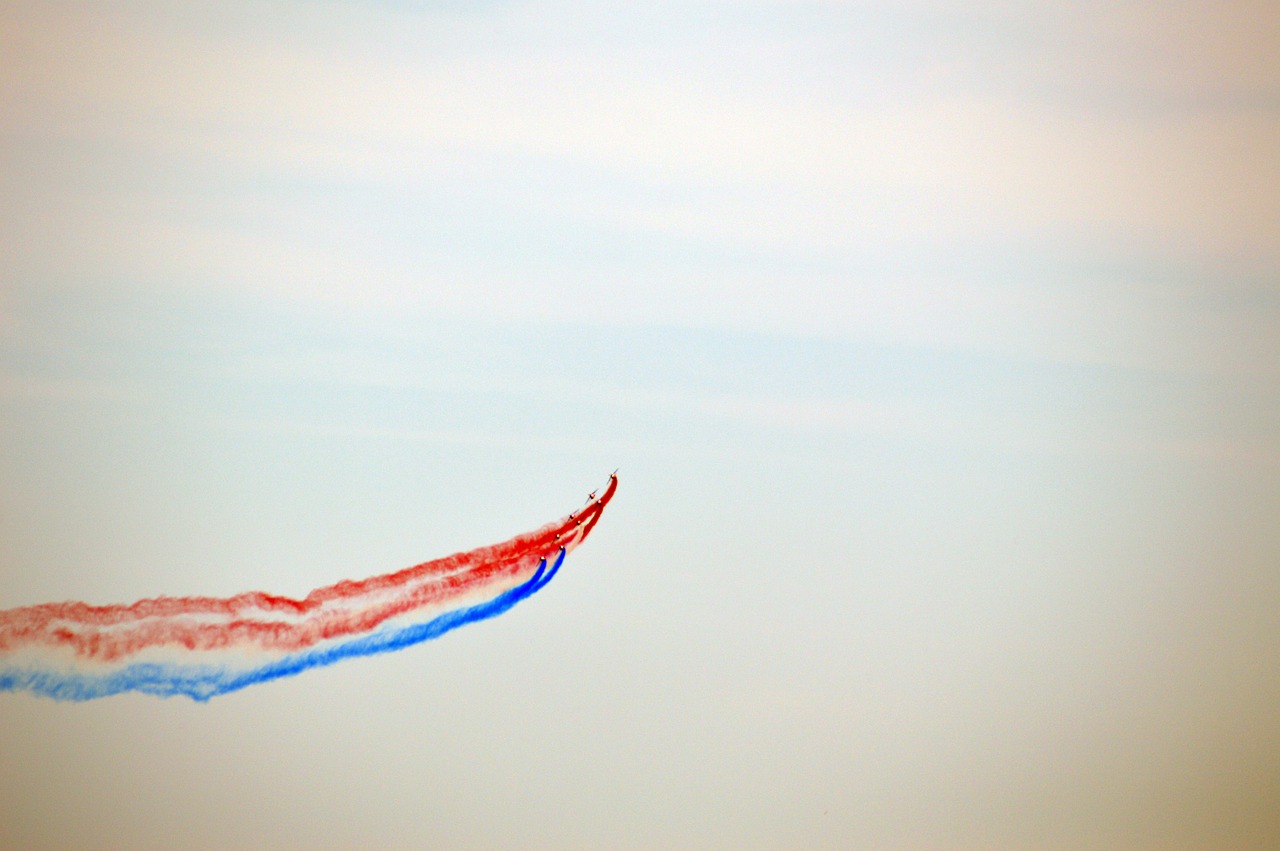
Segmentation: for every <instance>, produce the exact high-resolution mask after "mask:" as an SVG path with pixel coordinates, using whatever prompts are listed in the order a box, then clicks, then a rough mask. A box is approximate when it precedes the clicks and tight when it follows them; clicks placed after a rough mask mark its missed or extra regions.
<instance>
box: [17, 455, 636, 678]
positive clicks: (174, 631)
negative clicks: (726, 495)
mask: <svg viewBox="0 0 1280 851" xmlns="http://www.w3.org/2000/svg"><path fill="white" fill-rule="evenodd" d="M617 487H618V478H617V476H616V475H613V476H610V477H609V484H608V486H607V487H606V488H605V490H604V492H603V493H601V494H600V495H599V496H598V497H597V496H596V494H592V495H591V498H590V499H589V501H588V503H587V505H586V506H585V507H584V508H582V509H581V510H580V511H577V512H574V513H572V514H570V515H569V516H568V517H565V518H563V519H561V520H558V521H555V522H553V523H548V524H547V525H545V526H543V527H541V528H540V529H536V530H534V531H532V532H528V533H526V534H523V535H518V536H516V537H514V538H512V539H511V540H509V541H505V542H503V543H501V544H494V545H492V546H488V547H481V548H479V549H475V550H471V551H469V552H465V553H457V554H454V555H451V556H446V557H444V558H440V559H435V560H434V561H428V562H424V563H422V564H419V565H416V566H414V567H408V568H405V569H404V570H400V571H397V572H395V573H388V574H385V575H382V576H373V577H370V578H368V579H362V580H357V581H352V580H345V581H342V582H339V583H337V584H336V585H330V586H327V587H324V588H317V589H316V590H314V591H312V592H311V593H310V594H308V595H307V596H306V597H303V598H302V599H300V600H297V599H292V598H289V597H280V596H275V595H271V594H265V593H262V592H258V591H254V592H248V593H245V594H238V595H236V596H234V597H227V598H214V597H157V598H154V599H147V600H139V601H138V602H136V603H133V604H131V605H114V606H91V605H89V604H87V603H78V602H71V603H46V604H43V605H38V606H26V607H23V608H19V609H10V610H8V611H2V612H0V691H30V692H34V693H36V694H40V695H44V696H46V697H52V698H54V699H56V700H91V699H93V698H98V697H106V696H108V695H112V694H119V693H121V692H126V691H138V692H145V693H147V694H154V695H159V696H162V697H170V696H173V695H186V696H188V697H191V698H194V699H196V700H208V699H209V698H211V697H214V696H215V695H219V694H226V693H227V692H230V691H236V690H238V689H242V688H245V687H246V686H251V685H254V684H256V683H261V682H265V681H267V680H273V679H276V678H278V677H288V676H292V675H294V674H297V673H301V672H302V671H305V670H307V669H308V668H315V667H319V666H322V665H330V664H332V663H334V662H337V661H338V660H340V659H347V658H351V657H356V656H368V655H371V654H374V653H385V652H388V651H391V650H398V649H400V648H402V647H408V646H409V645H412V644H418V643H420V642H423V641H427V640H429V639H432V638H436V637H438V636H440V635H443V634H444V633H446V632H449V631H450V630H453V629H457V628H458V627H460V626H462V625H464V624H468V623H472V622H474V621H478V620H484V619H486V618H491V617H494V616H496V615H500V614H502V613H503V612H505V611H506V610H507V609H510V608H511V607H512V606H514V605H515V604H516V603H518V602H520V601H521V600H524V599H525V598H527V597H530V596H532V595H533V594H535V593H537V592H538V591H539V590H541V589H542V588H543V587H544V586H545V585H546V584H547V583H548V582H550V581H551V579H552V577H554V576H555V575H556V572H557V571H558V570H559V569H560V566H561V564H563V563H564V559H565V556H566V555H567V554H568V553H569V552H570V551H572V550H573V549H574V548H576V547H577V546H578V545H579V544H581V543H582V542H583V541H584V540H586V538H587V536H588V535H589V534H590V533H591V530H592V529H593V528H594V527H595V525H596V523H597V522H598V521H599V519H600V515H601V513H602V512H603V511H604V507H605V506H606V505H607V504H608V503H609V500H611V499H612V498H613V494H614V491H615V490H617Z"/></svg>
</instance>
